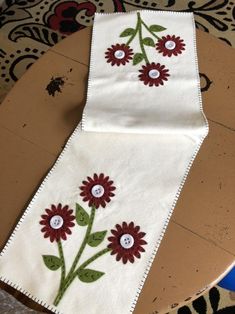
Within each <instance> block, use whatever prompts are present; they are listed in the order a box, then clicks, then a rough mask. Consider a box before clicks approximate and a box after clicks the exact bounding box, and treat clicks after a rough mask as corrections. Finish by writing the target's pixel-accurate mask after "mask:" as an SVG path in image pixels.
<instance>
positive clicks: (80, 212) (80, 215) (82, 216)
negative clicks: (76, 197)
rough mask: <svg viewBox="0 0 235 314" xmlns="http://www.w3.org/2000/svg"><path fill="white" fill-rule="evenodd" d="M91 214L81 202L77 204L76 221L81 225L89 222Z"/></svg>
mask: <svg viewBox="0 0 235 314" xmlns="http://www.w3.org/2000/svg"><path fill="white" fill-rule="evenodd" d="M89 218H90V217H89V215H88V213H87V212H86V211H85V209H84V208H83V207H82V206H80V205H79V204H76V221H77V224H78V225H79V226H87V225H88V223H89Z"/></svg>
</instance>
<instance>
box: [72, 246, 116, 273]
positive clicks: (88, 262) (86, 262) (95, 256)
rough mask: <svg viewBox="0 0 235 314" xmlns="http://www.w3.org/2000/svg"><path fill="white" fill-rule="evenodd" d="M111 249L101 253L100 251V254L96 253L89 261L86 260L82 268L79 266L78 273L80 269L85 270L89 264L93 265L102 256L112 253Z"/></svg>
mask: <svg viewBox="0 0 235 314" xmlns="http://www.w3.org/2000/svg"><path fill="white" fill-rule="evenodd" d="M110 251H111V249H109V248H105V249H103V250H101V251H99V252H98V253H96V254H95V255H93V256H92V257H90V258H89V259H88V260H86V261H85V262H84V263H83V264H82V265H81V266H79V268H78V269H77V271H76V272H77V273H78V271H79V270H80V269H83V268H85V267H87V266H88V265H89V264H91V263H92V262H94V261H95V260H96V259H97V258H99V257H100V256H102V255H104V254H106V253H108V252H110Z"/></svg>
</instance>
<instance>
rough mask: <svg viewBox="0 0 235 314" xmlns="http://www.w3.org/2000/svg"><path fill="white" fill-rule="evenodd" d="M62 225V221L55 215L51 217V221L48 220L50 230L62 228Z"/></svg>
mask: <svg viewBox="0 0 235 314" xmlns="http://www.w3.org/2000/svg"><path fill="white" fill-rule="evenodd" d="M63 223H64V219H63V218H62V217H61V216H59V215H55V216H53V217H51V220H50V226H51V228H53V229H60V228H61V227H62V226H63Z"/></svg>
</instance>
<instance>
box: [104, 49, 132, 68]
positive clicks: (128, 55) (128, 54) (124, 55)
mask: <svg viewBox="0 0 235 314" xmlns="http://www.w3.org/2000/svg"><path fill="white" fill-rule="evenodd" d="M133 54H134V53H133V50H132V49H131V48H130V47H129V46H126V45H125V44H116V45H112V46H111V48H108V49H107V51H106V52H105V58H106V59H107V62H108V63H111V65H112V66H113V65H117V66H119V65H121V64H122V65H125V64H126V63H128V62H129V61H130V60H132V56H133Z"/></svg>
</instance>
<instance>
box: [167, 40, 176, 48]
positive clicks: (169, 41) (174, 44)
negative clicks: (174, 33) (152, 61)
mask: <svg viewBox="0 0 235 314" xmlns="http://www.w3.org/2000/svg"><path fill="white" fill-rule="evenodd" d="M175 46H176V43H175V42H174V41H173V40H168V41H166V42H165V47H166V49H168V50H173V49H175Z"/></svg>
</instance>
